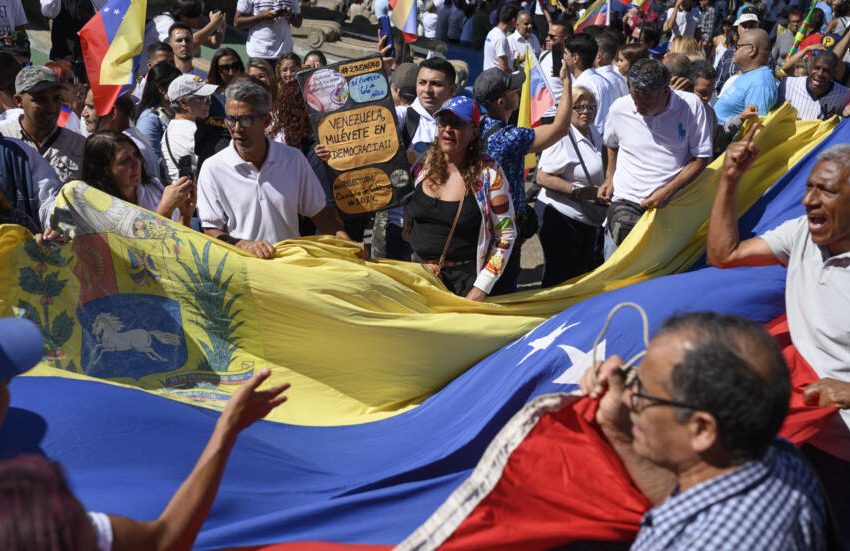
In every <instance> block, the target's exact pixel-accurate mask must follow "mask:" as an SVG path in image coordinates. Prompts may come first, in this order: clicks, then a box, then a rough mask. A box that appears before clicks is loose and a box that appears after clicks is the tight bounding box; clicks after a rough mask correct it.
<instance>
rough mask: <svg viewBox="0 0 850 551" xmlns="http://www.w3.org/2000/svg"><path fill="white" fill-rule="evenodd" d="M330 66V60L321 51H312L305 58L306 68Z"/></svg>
mask: <svg viewBox="0 0 850 551" xmlns="http://www.w3.org/2000/svg"><path fill="white" fill-rule="evenodd" d="M327 64H328V58H326V57H325V54H323V53H322V52H321V51H320V50H310V51H309V52H307V55H305V56H304V68H305V69H314V68H316V67H324V66H325V65H327Z"/></svg>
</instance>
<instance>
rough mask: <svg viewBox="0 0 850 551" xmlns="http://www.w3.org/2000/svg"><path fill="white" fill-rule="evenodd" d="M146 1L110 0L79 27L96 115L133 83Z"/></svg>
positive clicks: (141, 42)
mask: <svg viewBox="0 0 850 551" xmlns="http://www.w3.org/2000/svg"><path fill="white" fill-rule="evenodd" d="M146 10H147V0H109V1H108V2H107V3H106V5H104V6H103V7H102V8H101V9H100V11H99V12H97V13H96V14H95V15H94V17H92V18H91V19H90V20H89V21H88V23H86V24H85V26H83V28H82V29H80V32H79V35H80V44H81V46H82V48H83V61H84V62H85V64H86V73H87V74H88V77H89V84H90V85H91V89H92V93H93V95H94V105H95V109H96V111H97V115H98V116H103V115H106V114H108V113H109V112H110V111H111V110H112V106H113V105H115V100H116V99H118V96H119V95H120V94H121V90H122V88H123V87H124V86H129V85H132V84H133V82H134V78H135V75H136V69H137V68H138V64H139V55H140V54H141V52H142V46H143V44H144V35H145V11H146Z"/></svg>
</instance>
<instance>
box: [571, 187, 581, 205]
mask: <svg viewBox="0 0 850 551" xmlns="http://www.w3.org/2000/svg"><path fill="white" fill-rule="evenodd" d="M581 190H582V187H581V186H577V185H575V184H573V189H571V190H570V199H572V200H573V201H580V200H581Z"/></svg>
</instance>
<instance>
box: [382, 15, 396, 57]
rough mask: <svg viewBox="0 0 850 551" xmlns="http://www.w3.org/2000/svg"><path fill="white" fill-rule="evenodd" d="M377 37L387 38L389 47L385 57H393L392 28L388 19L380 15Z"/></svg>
mask: <svg viewBox="0 0 850 551" xmlns="http://www.w3.org/2000/svg"><path fill="white" fill-rule="evenodd" d="M378 33H379V34H378V36H379V37H385V36H386V37H387V45H388V46H389V47H390V50H389V52H387V57H395V42H393V26H392V23H391V22H390V18H389V17H387V16H386V15H382V16H381V17H379V18H378Z"/></svg>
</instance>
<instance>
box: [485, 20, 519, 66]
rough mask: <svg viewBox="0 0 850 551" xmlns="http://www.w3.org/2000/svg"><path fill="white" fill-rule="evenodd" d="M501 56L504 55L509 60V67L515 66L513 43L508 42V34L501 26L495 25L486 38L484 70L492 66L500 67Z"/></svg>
mask: <svg viewBox="0 0 850 551" xmlns="http://www.w3.org/2000/svg"><path fill="white" fill-rule="evenodd" d="M499 57H504V58H505V59H506V60H507V62H508V69H512V68H513V66H514V63H513V59H511V45H510V43H508V36H507V35H506V34H505V33H504V32H502V29H500V28H499V27H493V28H492V29H490V32H489V33H487V39H486V40H484V67H483V69H482V71H486V70H487V69H489V68H491V67H498V66H499V60H498V58H499Z"/></svg>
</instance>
